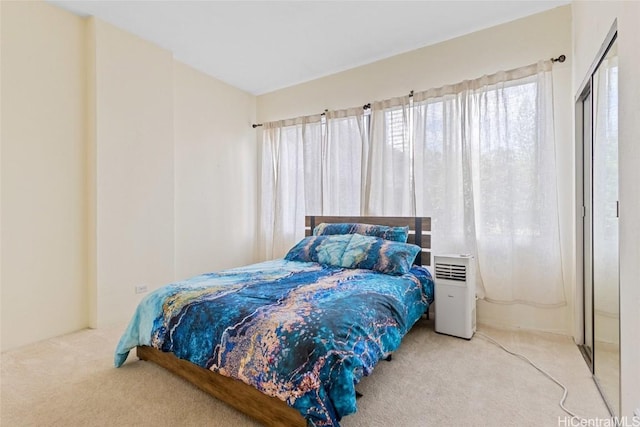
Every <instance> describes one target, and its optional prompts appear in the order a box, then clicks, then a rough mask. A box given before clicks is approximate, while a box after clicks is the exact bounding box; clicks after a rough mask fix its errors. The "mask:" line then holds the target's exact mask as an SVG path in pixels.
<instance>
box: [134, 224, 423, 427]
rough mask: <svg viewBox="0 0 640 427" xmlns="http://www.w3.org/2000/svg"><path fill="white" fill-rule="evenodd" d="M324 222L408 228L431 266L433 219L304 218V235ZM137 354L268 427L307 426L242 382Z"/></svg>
mask: <svg viewBox="0 0 640 427" xmlns="http://www.w3.org/2000/svg"><path fill="white" fill-rule="evenodd" d="M323 222H324V223H341V222H359V223H365V224H378V225H388V226H394V227H398V226H402V227H404V226H408V227H409V239H408V242H409V243H414V244H416V245H418V246H420V247H422V252H421V253H419V254H418V256H417V257H416V260H415V263H416V264H418V265H431V251H430V248H431V218H427V217H342V216H307V217H306V218H305V235H306V236H310V235H311V234H312V233H313V229H314V227H315V226H316V225H318V224H320V223H323ZM136 353H137V356H138V358H139V359H140V360H147V361H150V362H154V363H156V364H157V365H160V366H162V367H163V368H165V369H167V370H168V371H170V372H172V373H173V374H175V375H177V376H179V377H181V378H183V379H185V380H187V381H188V382H190V383H192V384H193V385H195V386H196V387H198V388H200V389H201V390H202V391H204V392H206V393H208V394H210V395H211V396H213V397H215V398H217V399H219V400H221V401H223V402H225V403H227V404H228V405H230V406H232V407H234V408H236V409H237V410H239V411H240V412H243V413H244V414H246V415H248V416H250V417H252V418H254V419H255V420H257V421H259V422H261V423H262V424H264V425H266V426H274V427H275V426H282V427H285V426H287V427H304V426H306V425H307V422H306V420H305V419H304V418H303V416H302V415H301V414H300V412H298V411H297V410H295V409H293V408H292V407H290V406H289V405H287V404H286V403H285V402H284V401H282V400H280V399H278V398H275V397H271V396H267V395H266V394H264V393H262V392H260V391H259V390H258V389H256V388H254V387H252V386H250V385H247V384H245V383H243V382H242V381H240V380H236V379H234V378H229V377H225V376H223V375H220V374H218V373H216V372H214V371H210V370H208V369H204V368H202V367H200V366H198V365H195V364H193V363H191V362H189V361H186V360H182V359H178V358H177V357H176V356H174V355H173V353H165V352H162V351H160V350H157V349H155V348H153V347H148V346H138V347H137V348H136Z"/></svg>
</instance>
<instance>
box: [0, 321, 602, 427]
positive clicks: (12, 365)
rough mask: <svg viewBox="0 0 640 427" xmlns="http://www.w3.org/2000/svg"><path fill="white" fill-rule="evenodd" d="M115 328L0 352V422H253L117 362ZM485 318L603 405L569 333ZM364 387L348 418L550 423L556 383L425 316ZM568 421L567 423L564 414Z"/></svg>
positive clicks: (147, 366) (579, 402) (383, 422)
mask: <svg viewBox="0 0 640 427" xmlns="http://www.w3.org/2000/svg"><path fill="white" fill-rule="evenodd" d="M122 329H123V327H122V328H120V327H119V328H111V329H103V330H84V331H80V332H77V333H73V334H70V335H66V336H63V337H58V338H53V339H50V340H47V341H43V342H40V343H37V344H33V345H29V346H27V347H23V348H20V349H17V350H13V351H9V352H6V353H3V354H2V359H1V363H2V366H1V376H0V381H1V383H2V387H1V395H0V399H1V406H0V424H2V426H116V425H118V426H129V425H153V426H253V425H257V424H255V423H254V422H253V421H251V420H250V419H248V418H247V417H245V416H244V415H242V414H240V413H238V412H236V411H235V410H234V409H231V408H229V407H227V406H226V405H224V404H222V403H220V402H219V401H217V400H215V399H213V398H212V397H210V396H209V395H207V394H205V393H203V392H201V391H199V390H198V389H196V388H195V387H193V386H191V385H190V384H188V383H186V382H184V381H183V380H181V379H178V378H176V377H175V376H173V375H172V374H170V373H168V372H167V371H165V370H163V369H162V368H159V367H157V366H155V365H153V364H151V363H149V362H141V361H138V360H137V359H136V358H135V357H133V356H129V360H128V361H127V363H126V364H125V365H124V366H123V367H122V368H120V369H115V368H114V367H113V350H114V348H115V346H116V343H117V341H118V339H119V337H120V333H121V331H122ZM480 330H481V331H482V332H484V333H486V334H489V335H491V336H492V337H494V338H495V339H497V340H498V341H500V342H501V343H502V344H504V345H505V346H507V347H509V348H510V349H511V350H514V351H517V352H522V353H524V354H525V355H526V356H528V357H529V358H530V359H532V360H533V361H534V362H536V363H538V364H539V365H541V366H542V367H544V368H545V369H547V370H548V371H549V372H550V373H551V374H552V375H554V376H556V377H557V378H558V379H559V380H560V381H562V382H564V383H565V384H566V385H567V386H568V387H569V397H568V399H567V403H566V405H567V406H568V407H569V408H570V409H571V410H573V411H574V412H576V413H578V414H579V415H582V416H585V417H589V418H594V417H600V418H604V417H607V416H608V412H607V409H606V407H605V405H604V403H603V402H602V399H601V398H600V395H599V393H598V391H597V389H596V387H595V385H594V383H593V381H592V379H591V375H590V373H589V370H588V369H587V366H586V364H585V362H584V361H583V360H582V357H581V355H580V353H579V351H578V349H577V348H576V346H575V345H574V344H573V342H572V340H571V339H570V338H568V337H563V336H558V335H551V334H543V333H533V332H523V331H503V330H498V329H492V328H487V327H481V328H480ZM357 388H358V390H359V391H360V392H361V393H363V394H364V397H362V398H360V399H359V400H358V412H357V413H356V414H353V415H350V416H347V417H345V418H344V419H343V421H342V425H343V426H344V427H356V426H358V427H359V426H362V427H365V426H367V427H369V426H441V425H452V426H557V425H558V417H562V418H564V416H565V414H564V412H563V411H562V410H561V409H560V408H559V406H558V400H559V399H560V397H561V396H562V390H561V389H560V388H559V387H558V386H557V385H555V384H554V383H552V382H551V381H550V380H548V379H547V378H546V377H544V376H543V375H542V374H540V373H539V372H538V371H536V370H535V369H534V368H532V367H531V366H529V365H528V364H526V363H525V362H523V361H521V360H520V359H518V358H516V357H514V356H511V355H509V354H507V353H505V352H504V351H502V350H501V349H499V348H498V347H496V346H494V345H493V344H491V343H489V342H488V341H486V340H485V339H483V338H482V337H480V336H476V337H474V338H473V339H472V340H471V341H466V340H462V339H458V338H453V337H449V336H444V335H439V334H436V333H435V332H434V330H433V320H430V321H427V320H424V319H423V320H420V321H419V322H418V324H416V326H415V327H414V328H413V329H412V330H411V332H409V334H408V335H407V337H405V339H404V341H403V344H402V346H401V347H400V349H399V350H398V351H397V352H396V353H395V354H394V359H393V361H392V362H386V361H381V362H380V363H379V364H378V366H377V367H376V368H375V371H374V373H373V374H372V376H370V377H368V378H364V379H363V380H362V381H361V383H360V384H359V385H358V387H357ZM565 425H566V424H565Z"/></svg>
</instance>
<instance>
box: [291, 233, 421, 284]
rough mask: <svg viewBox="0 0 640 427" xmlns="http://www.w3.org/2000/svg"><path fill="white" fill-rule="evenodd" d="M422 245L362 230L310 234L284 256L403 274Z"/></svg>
mask: <svg viewBox="0 0 640 427" xmlns="http://www.w3.org/2000/svg"><path fill="white" fill-rule="evenodd" d="M419 252H420V247H419V246H416V245H411V244H408V243H402V242H394V241H391V240H386V239H382V238H379V237H373V236H362V235H360V234H344V235H342V234H339V235H329V236H309V237H305V238H304V239H302V240H301V241H300V242H298V244H296V245H295V246H294V247H293V248H291V250H290V251H289V253H287V255H286V256H285V259H286V260H288V261H303V262H317V263H319V264H323V265H329V266H333V267H343V268H363V269H367V270H374V271H379V272H381V273H385V274H394V275H401V274H406V273H408V272H409V270H410V269H411V265H412V264H413V260H414V259H415V258H416V255H418V253H419Z"/></svg>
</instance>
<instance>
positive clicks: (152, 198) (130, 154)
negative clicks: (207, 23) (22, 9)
mask: <svg viewBox="0 0 640 427" xmlns="http://www.w3.org/2000/svg"><path fill="white" fill-rule="evenodd" d="M88 25H89V26H93V27H94V28H92V29H91V31H90V34H91V35H92V36H93V40H89V47H91V43H93V53H92V55H91V56H92V59H93V60H95V65H94V67H95V78H94V79H92V82H91V83H92V84H93V85H94V87H93V88H92V90H91V93H92V94H93V96H94V99H93V100H90V101H89V103H90V104H91V105H92V106H93V109H92V110H93V111H92V112H93V114H94V118H93V123H94V129H92V135H93V136H94V137H93V138H91V140H90V141H88V142H89V144H91V145H94V147H92V152H94V153H95V160H94V161H93V162H91V166H92V167H93V168H95V170H94V171H93V172H92V175H94V176H95V181H94V182H95V187H94V188H92V189H91V191H93V192H95V194H94V195H93V196H92V199H93V201H95V227H96V228H95V236H96V246H95V270H94V272H95V276H94V277H91V279H92V280H91V282H92V284H91V285H92V286H95V294H94V295H95V298H96V302H95V306H96V312H95V313H92V316H91V320H92V326H94V327H98V326H104V325H108V324H112V323H116V322H120V321H122V320H123V319H127V318H128V317H130V316H131V313H133V311H134V310H135V307H136V306H137V303H138V301H139V300H140V299H141V297H142V296H143V295H137V294H135V292H134V288H135V286H136V285H147V286H148V288H149V290H152V289H155V288H158V287H160V286H161V285H163V284H166V283H168V282H171V281H172V280H173V279H174V212H173V203H174V186H173V175H174V152H173V151H174V149H173V57H172V54H171V52H169V51H166V50H164V49H161V48H159V47H157V46H155V45H153V44H151V43H149V42H146V41H144V40H142V39H140V38H138V37H136V36H133V35H131V34H129V33H127V32H125V31H122V30H119V29H117V28H115V27H113V26H111V25H109V24H106V23H104V22H102V21H100V20H97V19H91V20H90V21H89V22H88ZM92 181H93V180H92ZM90 232H93V230H90Z"/></svg>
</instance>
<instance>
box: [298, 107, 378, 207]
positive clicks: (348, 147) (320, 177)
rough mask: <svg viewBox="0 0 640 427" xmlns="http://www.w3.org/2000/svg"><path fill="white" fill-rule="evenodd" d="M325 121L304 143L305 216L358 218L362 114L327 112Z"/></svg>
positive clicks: (359, 111) (359, 109)
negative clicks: (348, 216)
mask: <svg viewBox="0 0 640 427" xmlns="http://www.w3.org/2000/svg"><path fill="white" fill-rule="evenodd" d="M324 121H325V126H322V129H321V131H317V132H316V133H317V134H316V135H314V137H313V138H311V137H310V138H305V140H304V168H305V174H304V177H305V182H304V185H305V189H306V192H307V193H306V194H307V197H306V207H307V215H360V214H361V210H362V209H361V206H362V203H361V199H362V174H363V171H364V168H363V155H364V154H363V153H364V152H365V150H366V144H365V135H366V132H365V130H364V111H363V109H362V108H357V109H356V108H354V109H349V110H340V111H329V112H327V113H326V114H325V116H324Z"/></svg>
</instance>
